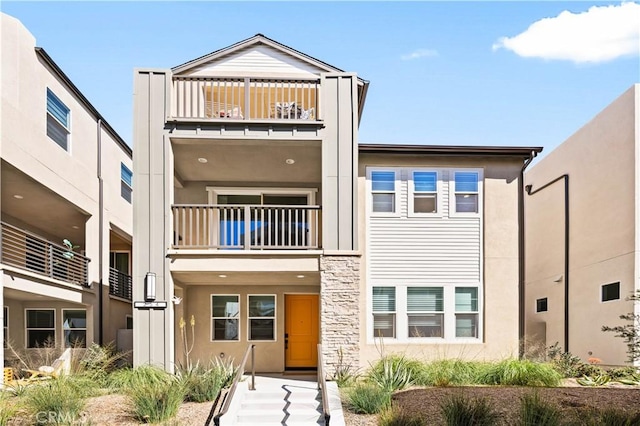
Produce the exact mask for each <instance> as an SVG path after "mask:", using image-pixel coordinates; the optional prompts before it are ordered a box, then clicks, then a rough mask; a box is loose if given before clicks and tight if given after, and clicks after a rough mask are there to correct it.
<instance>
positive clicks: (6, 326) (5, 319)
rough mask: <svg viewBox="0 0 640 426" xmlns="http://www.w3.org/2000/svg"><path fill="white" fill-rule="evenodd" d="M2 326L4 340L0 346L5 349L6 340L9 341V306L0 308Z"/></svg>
mask: <svg viewBox="0 0 640 426" xmlns="http://www.w3.org/2000/svg"><path fill="white" fill-rule="evenodd" d="M2 327H3V328H4V341H3V344H2V347H3V348H4V349H7V342H8V341H9V308H7V307H6V306H4V307H3V309H2Z"/></svg>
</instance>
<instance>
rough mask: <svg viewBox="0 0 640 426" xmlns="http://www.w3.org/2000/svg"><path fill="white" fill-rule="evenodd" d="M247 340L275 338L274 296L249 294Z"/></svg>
mask: <svg viewBox="0 0 640 426" xmlns="http://www.w3.org/2000/svg"><path fill="white" fill-rule="evenodd" d="M248 297H249V340H275V339H276V331H275V327H276V296H275V295H250V296H248Z"/></svg>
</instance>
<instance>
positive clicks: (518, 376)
mask: <svg viewBox="0 0 640 426" xmlns="http://www.w3.org/2000/svg"><path fill="white" fill-rule="evenodd" d="M478 379H479V382H480V383H482V384H486V385H512V386H558V385H559V384H560V379H561V376H560V374H559V373H558V372H557V371H555V370H554V369H553V367H551V366H550V365H549V364H543V363H537V362H531V361H528V360H517V359H513V358H511V359H506V360H503V361H500V362H499V363H497V364H490V365H489V366H488V367H487V369H486V370H485V371H484V372H483V373H482V374H481V375H480V376H479V378H478Z"/></svg>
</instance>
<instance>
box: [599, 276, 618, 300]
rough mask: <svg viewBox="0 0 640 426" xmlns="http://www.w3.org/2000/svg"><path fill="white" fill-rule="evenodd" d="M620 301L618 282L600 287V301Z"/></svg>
mask: <svg viewBox="0 0 640 426" xmlns="http://www.w3.org/2000/svg"><path fill="white" fill-rule="evenodd" d="M618 299H620V282H619V281H618V282H617V283H611V284H605V285H603V286H602V301H603V302H608V301H609V300H618Z"/></svg>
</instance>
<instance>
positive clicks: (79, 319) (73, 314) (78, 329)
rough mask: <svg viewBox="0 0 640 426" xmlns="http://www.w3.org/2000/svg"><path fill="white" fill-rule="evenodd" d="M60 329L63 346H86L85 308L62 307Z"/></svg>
mask: <svg viewBox="0 0 640 426" xmlns="http://www.w3.org/2000/svg"><path fill="white" fill-rule="evenodd" d="M62 329H63V330H64V347H65V348H86V347H87V311H86V310H85V309H63V310H62Z"/></svg>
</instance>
